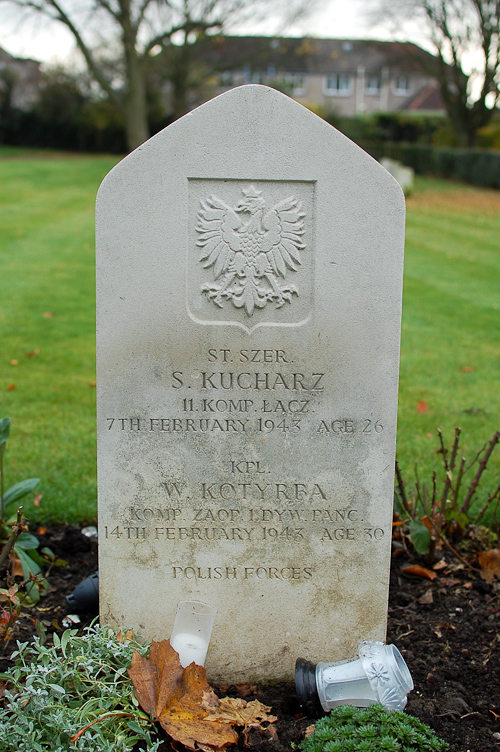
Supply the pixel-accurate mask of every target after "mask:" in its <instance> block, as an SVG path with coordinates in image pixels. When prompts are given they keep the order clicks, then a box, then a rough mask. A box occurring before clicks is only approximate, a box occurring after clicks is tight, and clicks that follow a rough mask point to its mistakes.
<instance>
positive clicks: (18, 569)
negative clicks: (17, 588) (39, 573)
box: [9, 551, 23, 577]
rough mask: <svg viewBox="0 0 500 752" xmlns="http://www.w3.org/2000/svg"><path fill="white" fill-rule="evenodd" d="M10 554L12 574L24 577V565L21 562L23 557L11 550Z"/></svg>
mask: <svg viewBox="0 0 500 752" xmlns="http://www.w3.org/2000/svg"><path fill="white" fill-rule="evenodd" d="M9 556H10V573H11V575H12V576H13V577H22V576H23V565H22V564H21V559H20V558H19V556H18V555H17V554H16V553H14V552H13V551H11V552H10V555H9Z"/></svg>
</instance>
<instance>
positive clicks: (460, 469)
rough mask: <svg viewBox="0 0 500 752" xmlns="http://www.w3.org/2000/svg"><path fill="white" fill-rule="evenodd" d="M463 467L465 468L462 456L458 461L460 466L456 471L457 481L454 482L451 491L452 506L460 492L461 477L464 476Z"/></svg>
mask: <svg viewBox="0 0 500 752" xmlns="http://www.w3.org/2000/svg"><path fill="white" fill-rule="evenodd" d="M464 468H465V457H462V459H461V461H460V467H459V468H458V473H457V482H456V483H455V489H454V491H453V506H454V507H456V505H457V502H458V494H459V492H460V487H461V485H462V479H463V477H464V474H465V473H464Z"/></svg>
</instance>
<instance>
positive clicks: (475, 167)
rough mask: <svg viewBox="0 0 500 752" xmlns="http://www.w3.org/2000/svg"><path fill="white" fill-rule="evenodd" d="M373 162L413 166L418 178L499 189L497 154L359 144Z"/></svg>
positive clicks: (409, 145) (499, 161) (499, 154)
mask: <svg viewBox="0 0 500 752" xmlns="http://www.w3.org/2000/svg"><path fill="white" fill-rule="evenodd" d="M360 146H362V148H363V149H365V150H366V151H367V152H368V153H369V154H371V155H372V157H374V158H375V159H378V160H380V159H382V157H390V158H391V159H396V160H398V161H399V162H402V163H403V164H404V165H406V166H407V167H413V169H414V170H415V172H416V173H417V174H419V175H434V176H435V177H439V178H446V179H449V180H459V181H462V182H464V183H472V184H473V185H479V186H482V187H483V188H499V189H500V151H490V150H488V151H486V150H484V149H452V148H443V147H436V146H424V145H420V144H394V143H393V144H373V143H372V144H369V143H366V144H362V143H360Z"/></svg>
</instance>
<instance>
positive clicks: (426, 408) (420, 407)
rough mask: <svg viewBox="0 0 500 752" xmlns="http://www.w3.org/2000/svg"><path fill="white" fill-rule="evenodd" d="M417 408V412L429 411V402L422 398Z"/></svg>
mask: <svg viewBox="0 0 500 752" xmlns="http://www.w3.org/2000/svg"><path fill="white" fill-rule="evenodd" d="M415 409H416V411H417V413H428V412H429V405H428V404H427V402H424V400H420V402H419V403H418V404H417V407H416V408H415Z"/></svg>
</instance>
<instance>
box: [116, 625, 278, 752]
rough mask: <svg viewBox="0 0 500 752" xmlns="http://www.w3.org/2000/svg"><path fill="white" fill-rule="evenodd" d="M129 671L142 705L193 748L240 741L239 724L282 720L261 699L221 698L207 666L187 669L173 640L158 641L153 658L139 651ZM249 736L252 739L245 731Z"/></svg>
mask: <svg viewBox="0 0 500 752" xmlns="http://www.w3.org/2000/svg"><path fill="white" fill-rule="evenodd" d="M128 673H129V676H130V678H131V680H132V683H133V685H134V693H135V696H136V698H137V700H138V701H139V704H140V706H141V707H142V709H143V710H144V711H145V712H146V713H148V714H149V715H150V716H151V717H152V718H153V719H154V720H155V721H158V722H159V723H160V725H161V726H162V728H163V729H164V730H165V731H166V732H167V734H168V735H169V736H170V737H171V738H172V739H173V740H174V741H178V742H181V744H183V745H184V746H185V747H187V748H188V749H191V750H197V749H201V750H203V751H204V752H215V751H216V750H222V749H224V748H225V747H228V746H231V745H232V744H236V743H237V742H238V734H237V732H236V731H235V729H234V728H233V726H242V727H243V728H244V732H247V734H248V732H249V731H250V730H255V729H257V730H262V729H263V727H262V723H264V722H265V723H268V724H269V723H272V722H273V721H275V720H276V718H275V717H274V716H270V715H269V714H268V711H269V710H270V708H268V707H267V706H266V705H262V703H260V702H259V701H258V700H253V701H252V702H246V701H245V700H241V699H235V698H231V697H223V698H222V699H220V700H219V698H218V697H217V696H216V695H215V693H214V691H213V690H212V688H211V687H210V685H209V684H208V682H207V677H206V673H205V669H204V668H202V666H197V665H196V664H194V663H192V664H191V665H190V666H188V667H187V668H186V669H184V668H183V667H182V666H181V664H180V661H179V656H178V654H177V652H176V651H175V650H174V649H173V648H172V647H171V645H170V642H169V640H162V642H153V643H152V645H151V650H150V654H149V658H144V657H143V656H141V655H140V654H139V653H138V652H137V651H134V655H133V658H132V663H131V666H130V668H129V671H128ZM264 730H268V729H264ZM270 736H271V737H272V734H270ZM244 738H245V739H247V738H248V736H246V735H245V733H244Z"/></svg>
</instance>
